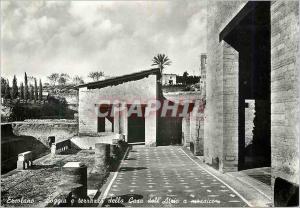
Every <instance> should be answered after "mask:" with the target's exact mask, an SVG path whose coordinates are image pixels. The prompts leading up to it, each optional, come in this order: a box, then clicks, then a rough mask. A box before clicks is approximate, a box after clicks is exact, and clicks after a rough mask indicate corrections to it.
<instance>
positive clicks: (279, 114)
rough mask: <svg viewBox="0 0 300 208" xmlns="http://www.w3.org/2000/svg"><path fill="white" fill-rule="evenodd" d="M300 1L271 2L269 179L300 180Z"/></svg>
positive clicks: (297, 181)
mask: <svg viewBox="0 0 300 208" xmlns="http://www.w3.org/2000/svg"><path fill="white" fill-rule="evenodd" d="M298 43H299V2H298V1H294V2H291V1H286V2H285V1H275V2H272V4H271V51H272V55H271V67H272V68H271V147H272V151H271V152H272V161H271V164H272V179H273V181H272V182H273V183H274V179H275V178H277V177H281V178H283V179H285V180H288V181H290V182H292V183H297V184H299V152H298V151H299V149H298V148H299V147H298V145H299V135H300V131H299V126H300V123H299V114H300V112H299V106H300V101H299V81H300V80H299V45H298Z"/></svg>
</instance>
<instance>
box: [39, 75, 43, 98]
mask: <svg viewBox="0 0 300 208" xmlns="http://www.w3.org/2000/svg"><path fill="white" fill-rule="evenodd" d="M39 100H40V101H42V100H43V85H42V80H41V79H40V87H39Z"/></svg>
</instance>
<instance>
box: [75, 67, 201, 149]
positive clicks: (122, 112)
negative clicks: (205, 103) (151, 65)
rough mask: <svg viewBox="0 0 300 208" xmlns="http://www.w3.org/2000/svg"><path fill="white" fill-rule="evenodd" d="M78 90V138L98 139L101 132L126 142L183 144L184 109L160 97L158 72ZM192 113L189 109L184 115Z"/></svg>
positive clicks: (146, 72)
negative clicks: (119, 135)
mask: <svg viewBox="0 0 300 208" xmlns="http://www.w3.org/2000/svg"><path fill="white" fill-rule="evenodd" d="M78 88H79V109H78V117H79V118H78V122H79V136H82V137H84V136H96V137H97V136H101V134H102V133H103V132H107V133H109V132H113V133H117V134H121V135H123V136H124V138H125V140H126V141H127V142H128V143H135V144H145V145H148V146H156V145H169V144H181V143H182V119H183V117H186V116H185V115H181V112H182V111H183V109H184V106H183V105H182V104H181V103H179V102H177V103H176V102H174V101H171V100H168V99H166V98H165V97H164V96H163V94H162V90H161V73H160V70H159V69H151V70H146V71H141V72H136V73H132V74H127V75H124V76H119V77H114V78H109V79H106V80H102V81H97V82H92V83H88V84H83V85H80V86H78ZM188 104H189V103H188ZM191 107H192V105H191ZM164 109H165V110H164ZM191 110H192V109H191V108H189V110H188V112H187V113H190V111H191ZM139 111H140V113H141V115H138V113H139ZM130 112H134V113H133V114H132V113H130ZM173 113H174V114H173ZM101 115H104V116H101ZM195 125H196V124H195ZM195 131H196V130H195Z"/></svg>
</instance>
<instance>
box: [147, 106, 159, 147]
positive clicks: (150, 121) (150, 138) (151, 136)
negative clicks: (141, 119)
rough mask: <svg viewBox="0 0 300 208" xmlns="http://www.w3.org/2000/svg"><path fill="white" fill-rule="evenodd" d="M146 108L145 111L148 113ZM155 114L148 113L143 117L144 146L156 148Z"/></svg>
mask: <svg viewBox="0 0 300 208" xmlns="http://www.w3.org/2000/svg"><path fill="white" fill-rule="evenodd" d="M148 108H149V107H146V109H145V111H146V112H147V111H150V110H149V109H148ZM156 117H157V115H156V113H150V114H149V115H148V116H146V117H145V145H147V146H156V126H157V118H156Z"/></svg>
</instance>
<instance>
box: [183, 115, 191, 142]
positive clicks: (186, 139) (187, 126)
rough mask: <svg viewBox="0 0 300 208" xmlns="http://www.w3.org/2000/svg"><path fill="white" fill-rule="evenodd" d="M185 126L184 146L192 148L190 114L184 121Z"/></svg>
mask: <svg viewBox="0 0 300 208" xmlns="http://www.w3.org/2000/svg"><path fill="white" fill-rule="evenodd" d="M182 121H183V122H182V125H183V135H184V141H183V145H184V146H186V147H188V146H190V141H191V136H190V114H188V115H187V116H186V117H184V118H183V120H182Z"/></svg>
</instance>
